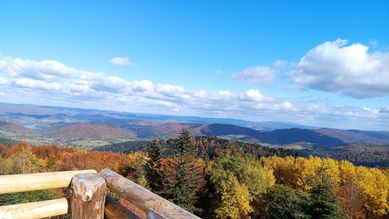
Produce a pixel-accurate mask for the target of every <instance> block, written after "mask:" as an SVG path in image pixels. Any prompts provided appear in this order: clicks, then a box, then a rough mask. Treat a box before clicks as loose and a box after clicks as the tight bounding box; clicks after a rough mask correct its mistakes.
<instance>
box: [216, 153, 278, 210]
mask: <svg viewBox="0 0 389 219" xmlns="http://www.w3.org/2000/svg"><path fill="white" fill-rule="evenodd" d="M230 176H234V177H235V178H236V179H237V183H238V184H239V186H240V187H242V188H244V187H245V188H247V189H248V192H249V194H248V199H249V204H250V208H249V209H253V211H255V212H259V211H261V206H260V205H257V204H256V203H258V201H259V199H260V196H261V195H262V194H263V193H265V192H266V191H267V190H268V189H269V188H270V187H272V186H273V185H274V183H275V179H274V176H273V172H272V171H271V170H270V169H268V168H266V167H265V168H264V167H262V166H261V164H260V163H259V161H258V160H257V159H255V158H252V157H237V156H233V155H224V156H222V157H221V158H220V160H219V161H217V163H216V164H215V166H214V168H213V170H212V172H211V180H212V182H213V183H214V185H215V188H216V193H217V194H216V195H217V197H218V198H217V199H218V202H219V204H218V205H217V206H223V209H224V210H226V208H227V207H229V208H231V209H233V208H237V206H239V205H243V203H237V202H234V204H236V206H232V205H231V203H225V202H226V201H228V200H227V199H223V193H225V191H224V190H225V189H224V188H223V185H225V184H226V183H227V181H230V180H231V177H230ZM224 196H225V195H224ZM239 200H241V201H243V199H239ZM216 210H217V209H216ZM231 211H233V210H231ZM218 212H221V211H218Z"/></svg>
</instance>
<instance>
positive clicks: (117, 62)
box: [109, 57, 135, 67]
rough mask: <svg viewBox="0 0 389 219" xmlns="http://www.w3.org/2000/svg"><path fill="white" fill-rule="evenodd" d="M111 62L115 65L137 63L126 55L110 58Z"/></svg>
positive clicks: (133, 64)
mask: <svg viewBox="0 0 389 219" xmlns="http://www.w3.org/2000/svg"><path fill="white" fill-rule="evenodd" d="M109 63H111V64H113V65H123V66H129V67H132V66H135V63H134V62H132V61H130V60H129V59H128V58H126V57H113V58H112V59H110V60H109Z"/></svg>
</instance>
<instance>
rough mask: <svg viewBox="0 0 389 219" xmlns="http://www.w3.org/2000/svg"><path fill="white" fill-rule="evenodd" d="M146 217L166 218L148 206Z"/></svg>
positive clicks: (154, 218)
mask: <svg viewBox="0 0 389 219" xmlns="http://www.w3.org/2000/svg"><path fill="white" fill-rule="evenodd" d="M147 219H167V218H166V217H164V216H162V215H161V214H160V213H158V212H156V211H154V210H153V209H151V208H150V209H149V212H148V213H147Z"/></svg>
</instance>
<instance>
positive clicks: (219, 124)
mask: <svg viewBox="0 0 389 219" xmlns="http://www.w3.org/2000/svg"><path fill="white" fill-rule="evenodd" d="M183 128H188V129H190V132H191V133H192V135H194V136H219V137H222V138H227V139H232V140H240V141H247V142H256V143H262V144H267V145H273V146H283V147H292V148H293V147H296V148H309V149H312V148H313V149H328V148H334V147H338V146H347V145H352V144H363V145H368V146H375V145H377V146H389V132H382V131H361V130H339V129H329V128H314V127H306V126H300V125H297V124H291V123H282V122H262V123H261V122H249V121H244V120H236V119H218V118H216V119H215V118H201V117H185V116H169V115H154V114H135V113H124V112H112V111H102V110H93V109H75V108H65V107H48V106H36V105H17V104H4V103H0V137H3V138H9V139H12V140H30V139H33V140H34V141H35V142H38V143H39V142H45V143H47V142H54V143H58V142H59V143H61V142H62V143H63V144H72V142H73V141H76V140H77V141H80V140H81V141H83V140H87V141H85V142H83V143H84V144H88V142H89V141H99V142H98V144H99V145H104V144H111V143H120V142H121V141H135V140H138V141H143V140H149V139H151V138H153V137H160V138H174V137H176V136H177V135H178V134H179V133H180V131H181V129H183Z"/></svg>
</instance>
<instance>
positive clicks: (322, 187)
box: [309, 180, 342, 218]
mask: <svg viewBox="0 0 389 219" xmlns="http://www.w3.org/2000/svg"><path fill="white" fill-rule="evenodd" d="M309 212H310V215H311V217H312V218H342V216H341V213H340V209H339V207H338V201H337V198H336V197H335V196H334V195H333V194H332V184H331V183H330V182H329V181H328V180H322V182H321V183H320V184H318V185H317V186H316V187H314V188H313V190H312V193H311V197H310V204H309Z"/></svg>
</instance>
